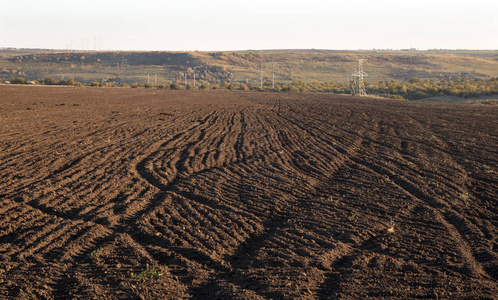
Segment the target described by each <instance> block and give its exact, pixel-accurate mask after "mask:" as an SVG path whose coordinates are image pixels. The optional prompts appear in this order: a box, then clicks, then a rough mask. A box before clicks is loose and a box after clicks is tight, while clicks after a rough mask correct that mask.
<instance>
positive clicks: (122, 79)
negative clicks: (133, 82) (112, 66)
mask: <svg viewBox="0 0 498 300" xmlns="http://www.w3.org/2000/svg"><path fill="white" fill-rule="evenodd" d="M127 63H128V60H127V59H125V58H122V59H121V76H120V77H121V84H123V83H124V81H125V65H126V64H127Z"/></svg>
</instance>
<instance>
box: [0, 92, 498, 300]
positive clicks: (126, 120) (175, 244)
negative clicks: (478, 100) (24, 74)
mask: <svg viewBox="0 0 498 300" xmlns="http://www.w3.org/2000/svg"><path fill="white" fill-rule="evenodd" d="M497 116H498V107H497V106H480V105H456V104H440V103H419V102H406V101H391V100H380V99H369V98H354V97H349V96H337V95H326V94H285V93H252V92H240V93H239V92H227V91H207V92H197V91H160V90H139V89H105V88H57V87H15V86H0V175H1V177H0V298H2V299H4V298H6V299H54V298H55V299H72V298H81V299H184V298H192V299H371V298H372V299H497V295H498V200H497V199H498V197H497V194H498V192H497V186H498V175H497V172H498V162H497V160H498V155H497V149H498V117H497Z"/></svg>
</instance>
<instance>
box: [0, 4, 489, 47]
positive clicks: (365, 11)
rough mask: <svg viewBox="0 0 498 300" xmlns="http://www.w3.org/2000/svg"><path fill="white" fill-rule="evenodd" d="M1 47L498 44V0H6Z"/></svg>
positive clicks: (0, 8) (1, 7) (0, 7)
mask: <svg viewBox="0 0 498 300" xmlns="http://www.w3.org/2000/svg"><path fill="white" fill-rule="evenodd" d="M0 47H17V48H53V49H65V48H72V49H82V47H84V48H85V49H90V50H94V49H95V48H97V49H100V48H101V49H102V50H118V49H119V50H201V51H202V50H245V49H296V48H299V49H310V48H316V49H373V48H377V49H379V48H380V49H387V48H391V49H402V48H411V47H413V48H419V49H433V48H446V49H498V1H497V0H472V1H470V0H468V1H463V0H453V1H447V0H445V1H440V0H416V1H405V0H376V1H373V0H349V1H348V0H344V1H337V0H307V1H300V0H295V1H292V0H286V1H284V0H252V1H234V0H232V1H228V0H203V1H200V0H189V1H185V0H183V1H182V0H177V1H170V0H143V1H131V0H120V1H117V0H86V1H68V0H45V1H41V0H36V1H35V0H22V1H21V0H0Z"/></svg>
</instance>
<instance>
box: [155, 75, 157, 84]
mask: <svg viewBox="0 0 498 300" xmlns="http://www.w3.org/2000/svg"><path fill="white" fill-rule="evenodd" d="M154 85H157V73H154Z"/></svg>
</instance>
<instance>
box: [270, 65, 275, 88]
mask: <svg viewBox="0 0 498 300" xmlns="http://www.w3.org/2000/svg"><path fill="white" fill-rule="evenodd" d="M273 63H274V62H273V58H272V60H271V73H272V80H271V88H272V89H274V88H275V68H274V67H273Z"/></svg>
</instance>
